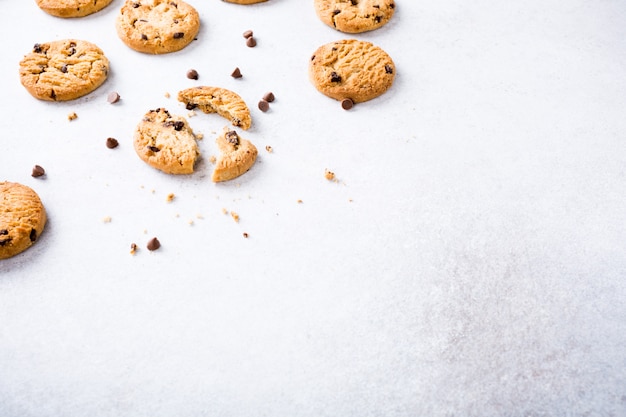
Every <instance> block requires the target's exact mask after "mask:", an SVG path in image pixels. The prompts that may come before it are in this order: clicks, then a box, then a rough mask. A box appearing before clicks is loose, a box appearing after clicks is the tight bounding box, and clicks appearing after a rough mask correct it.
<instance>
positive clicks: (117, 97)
mask: <svg viewBox="0 0 626 417" xmlns="http://www.w3.org/2000/svg"><path fill="white" fill-rule="evenodd" d="M107 101H108V102H109V103H111V104H113V103H117V102H118V101H120V95H119V94H118V93H117V92H115V91H113V92H110V93H109V95H108V96H107Z"/></svg>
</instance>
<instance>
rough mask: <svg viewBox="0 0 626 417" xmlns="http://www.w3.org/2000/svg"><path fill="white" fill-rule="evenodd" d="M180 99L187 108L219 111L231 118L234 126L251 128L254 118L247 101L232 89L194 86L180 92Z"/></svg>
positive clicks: (219, 113)
mask: <svg viewBox="0 0 626 417" xmlns="http://www.w3.org/2000/svg"><path fill="white" fill-rule="evenodd" d="M178 101H180V102H182V103H184V104H185V107H186V108H187V110H193V109H195V108H199V109H200V110H202V111H203V112H204V113H207V114H209V113H217V114H218V115H220V116H222V117H224V118H225V119H227V120H229V121H230V122H231V124H232V125H233V126H236V127H240V128H242V129H244V130H247V129H249V128H250V125H251V124H252V119H251V118H250V109H249V108H248V106H247V105H246V103H245V101H243V99H242V98H241V97H240V96H239V95H238V94H237V93H234V92H232V91H230V90H227V89H225V88H220V87H208V86H200V87H192V88H188V89H186V90H182V91H180V92H179V93H178Z"/></svg>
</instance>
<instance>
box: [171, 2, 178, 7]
mask: <svg viewBox="0 0 626 417" xmlns="http://www.w3.org/2000/svg"><path fill="white" fill-rule="evenodd" d="M170 5H171V6H173V7H176V8H178V4H176V3H174V2H173V1H171V2H170Z"/></svg>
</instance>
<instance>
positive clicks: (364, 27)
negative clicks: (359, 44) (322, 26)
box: [315, 0, 396, 33]
mask: <svg viewBox="0 0 626 417" xmlns="http://www.w3.org/2000/svg"><path fill="white" fill-rule="evenodd" d="M395 9H396V5H395V3H394V0H315V12H316V13H317V15H318V17H319V18H320V19H321V20H322V22H324V23H326V24H327V25H328V26H330V27H332V28H335V29H337V30H338V31H341V32H345V33H361V32H367V31H369V30H374V29H378V28H379V27H381V26H383V25H385V24H386V23H387V22H389V20H390V19H391V17H392V16H393V13H394V12H395Z"/></svg>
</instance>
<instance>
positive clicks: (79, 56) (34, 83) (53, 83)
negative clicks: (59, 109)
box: [20, 39, 109, 101]
mask: <svg viewBox="0 0 626 417" xmlns="http://www.w3.org/2000/svg"><path fill="white" fill-rule="evenodd" d="M108 74H109V60H108V59H107V57H106V56H105V55H104V52H102V50H101V49H100V48H99V47H98V46H96V45H94V44H93V43H91V42H87V41H83V40H78V39H65V40H60V41H53V42H47V43H37V44H35V46H34V47H33V50H32V51H31V52H30V53H29V54H27V55H26V56H24V58H23V59H22V60H21V61H20V81H21V83H22V85H23V86H24V87H25V88H26V90H27V91H28V92H29V93H30V94H31V95H32V96H33V97H35V98H38V99H40V100H46V101H67V100H74V99H77V98H79V97H82V96H84V95H86V94H89V93H91V92H92V91H94V90H95V89H97V88H98V87H100V85H102V83H104V81H105V80H106V79H107V76H108Z"/></svg>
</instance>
